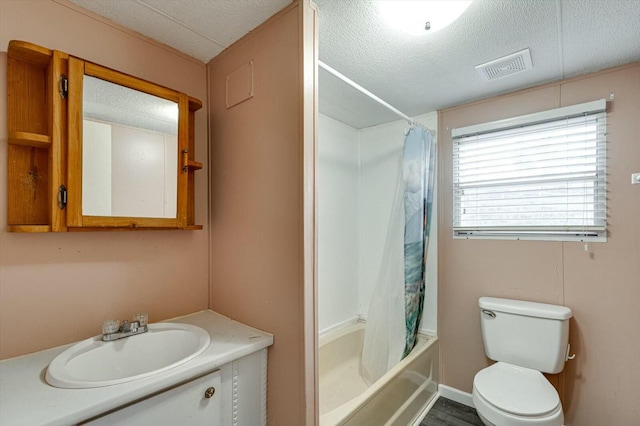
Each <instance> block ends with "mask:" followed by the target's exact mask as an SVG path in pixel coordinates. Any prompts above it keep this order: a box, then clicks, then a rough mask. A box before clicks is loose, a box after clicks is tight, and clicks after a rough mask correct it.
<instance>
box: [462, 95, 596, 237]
mask: <svg viewBox="0 0 640 426" xmlns="http://www.w3.org/2000/svg"><path fill="white" fill-rule="evenodd" d="M605 109H606V101H605V100H604V99H602V100H599V101H595V102H589V103H586V104H580V105H574V106H570V107H565V108H559V109H555V110H550V111H545V112H542V113H537V114H530V115H526V116H521V117H515V118H511V119H507V120H501V121H495V122H491V123H485V124H480V125H475V126H469V127H464V128H460V129H454V130H453V132H452V136H453V232H454V237H461V238H473V237H487V238H512V239H545V240H564V241H581V240H583V241H606V180H605V177H606V169H605V166H606V151H605V144H606V140H605V136H606V112H605Z"/></svg>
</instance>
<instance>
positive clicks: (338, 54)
mask: <svg viewBox="0 0 640 426" xmlns="http://www.w3.org/2000/svg"><path fill="white" fill-rule="evenodd" d="M71 1H73V2H74V3H76V4H78V5H80V6H82V7H85V8H87V9H90V10H92V11H94V12H96V13H98V14H100V15H102V16H105V17H107V18H109V19H112V20H113V21H116V22H118V23H120V24H122V25H124V26H126V27H128V28H131V29H133V30H135V31H138V32H140V33H142V34H145V35H146V36H148V37H151V38H153V39H156V40H158V41H160V42H162V43H165V44H167V45H169V46H172V47H174V48H176V49H178V50H180V51H182V52H184V53H186V54H188V55H191V56H193V57H195V58H198V59H200V60H202V61H204V62H207V61H208V60H209V59H211V58H212V57H214V56H216V55H217V54H218V53H219V52H221V51H222V50H223V49H224V48H225V47H226V46H228V45H229V44H231V43H232V42H233V41H235V40H237V39H239V38H241V37H242V36H243V35H245V34H246V33H247V32H249V31H250V30H252V29H253V28H255V27H256V26H257V25H259V24H260V23H262V22H264V21H265V20H266V19H267V18H268V17H269V16H271V15H273V14H274V13H276V12H277V11H278V10H280V9H282V8H283V7H284V6H286V5H287V4H288V3H289V0H179V1H178V0H71ZM381 1H393V0H381ZM416 1H418V0H416ZM450 1H456V0H450ZM315 2H316V4H317V5H318V7H319V9H320V60H321V61H323V62H325V63H326V64H327V65H329V66H331V67H332V68H334V69H336V70H337V71H339V72H341V73H342V74H344V75H346V76H347V77H348V78H350V79H352V80H354V81H355V82H356V83H358V84H359V85H361V86H363V87H364V88H366V89H368V90H369V91H371V92H373V93H375V94H376V95H377V96H379V97H380V98H382V99H384V100H385V101H387V102H388V103H390V104H391V105H393V106H395V107H396V108H398V109H400V110H401V111H403V112H404V113H406V114H408V115H411V116H415V115H419V114H422V113H426V112H430V111H434V110H436V109H440V108H444V107H448V106H452V105H456V104H461V103H464V102H468V101H471V100H476V99H481V98H486V97H490V96H494V95H496V94H500V93H505V92H510V91H513V90H517V89H522V88H525V87H530V86H534V85H537V84H541V83H544V82H548V81H554V80H559V79H562V78H566V77H571V76H575V75H579V74H584V73H588V72H592V71H597V70H599V69H603V68H606V67H610V66H614V65H619V64H624V63H628V62H632V61H638V60H640V30H639V29H638V28H640V0H474V1H473V3H472V4H471V6H470V7H469V8H468V9H467V11H466V12H465V13H464V14H463V15H462V16H461V17H460V18H459V19H458V20H457V21H455V22H454V23H453V24H451V25H450V26H449V27H447V28H444V29H442V30H440V31H438V32H436V33H432V34H429V33H425V34H422V35H419V36H409V35H406V34H403V33H399V32H398V31H396V30H393V29H391V28H389V27H388V26H387V25H386V24H385V23H384V21H383V19H382V17H381V16H380V15H379V13H378V8H377V3H378V2H377V1H373V0H315ZM525 48H529V49H530V51H531V58H532V61H533V69H532V70H530V71H526V72H522V73H518V74H514V75H511V76H507V77H504V78H502V79H498V80H494V81H484V80H483V79H482V77H481V76H480V74H479V73H477V72H476V70H475V66H476V65H478V64H482V63H485V62H487V61H491V60H493V59H497V58H499V57H502V56H505V55H508V54H510V53H514V52H518V51H520V50H523V49H525ZM319 81H320V112H322V113H323V114H326V115H328V116H331V117H333V118H335V119H337V120H340V121H342V122H344V123H346V124H349V125H351V126H354V127H356V128H362V127H368V126H371V125H375V124H380V123H384V122H388V121H392V120H396V119H397V118H398V117H397V116H395V115H394V114H393V113H390V112H388V111H387V110H385V109H384V108H383V107H381V106H380V105H378V104H377V103H375V102H374V101H371V100H369V99H368V98H367V97H366V96H364V95H361V94H359V93H357V92H356V91H355V90H354V89H351V88H350V87H349V86H348V85H346V84H345V83H343V82H341V81H339V80H338V79H336V77H334V76H331V75H330V74H329V73H327V72H326V71H323V70H320V73H319Z"/></svg>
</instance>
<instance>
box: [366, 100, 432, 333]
mask: <svg viewBox="0 0 640 426" xmlns="http://www.w3.org/2000/svg"><path fill="white" fill-rule="evenodd" d="M416 121H418V122H420V123H422V124H424V125H425V126H426V127H428V128H429V129H431V130H434V131H437V113H436V112H432V113H429V114H424V115H421V116H418V117H416ZM407 128H408V124H407V122H406V121H404V120H399V121H394V122H391V123H386V124H382V125H379V126H375V127H369V128H366V129H361V130H360V131H359V145H360V191H359V204H360V206H359V213H358V219H359V221H358V222H359V234H360V237H359V247H360V269H359V273H358V276H359V289H358V293H359V299H358V300H359V306H358V313H359V314H360V316H362V317H366V316H367V311H368V309H369V302H370V300H371V294H372V292H373V289H374V287H375V285H376V279H377V276H378V271H379V268H380V264H381V262H382V261H383V259H382V251H383V248H384V244H385V239H386V233H387V227H388V223H389V218H390V215H391V204H392V202H393V195H394V190H395V185H396V179H397V177H398V172H399V162H398V161H399V159H400V156H401V155H402V147H403V144H404V131H405V130H406V129H407ZM436 199H437V198H436V196H435V195H434V199H433V209H432V213H433V217H432V218H431V234H430V236H429V247H428V256H427V266H426V269H427V275H426V294H425V308H424V314H423V318H422V324H421V327H420V328H421V330H422V331H423V332H426V333H429V334H435V333H436V330H437V298H438V288H437V277H438V271H437V264H438V263H437V244H436V243H437V231H438V230H437V228H438V227H437V224H438V218H437V212H438V208H437V205H436Z"/></svg>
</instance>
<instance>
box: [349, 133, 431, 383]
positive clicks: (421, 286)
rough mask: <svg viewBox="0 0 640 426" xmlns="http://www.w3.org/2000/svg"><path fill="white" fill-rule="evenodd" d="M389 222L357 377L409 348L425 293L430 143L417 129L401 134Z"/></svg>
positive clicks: (374, 376)
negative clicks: (400, 152)
mask: <svg viewBox="0 0 640 426" xmlns="http://www.w3.org/2000/svg"><path fill="white" fill-rule="evenodd" d="M399 160H400V161H399V166H398V176H397V183H396V190H395V195H394V201H393V205H392V211H391V218H390V220H389V227H388V229H387V237H386V241H385V247H384V251H383V259H382V263H381V265H380V271H379V273H378V280H377V282H376V286H375V290H374V292H373V295H372V297H371V303H370V305H369V311H368V314H367V326H366V329H365V338H364V345H363V350H362V377H363V378H364V379H365V381H366V382H367V383H369V384H371V383H373V382H375V381H376V380H378V379H379V378H380V377H382V376H383V375H384V374H385V373H386V372H387V371H389V369H391V368H392V367H393V366H394V365H396V364H397V363H398V362H399V361H400V360H401V359H402V358H404V357H405V356H406V355H407V354H409V352H411V349H413V347H414V346H415V342H416V336H417V333H418V328H419V326H420V320H421V318H422V309H423V305H424V292H425V280H424V277H425V259H426V255H427V245H428V240H429V230H430V219H431V206H432V202H433V181H434V176H435V139H434V138H433V135H432V134H431V132H430V131H429V130H427V129H425V128H423V127H417V126H416V127H412V128H411V129H410V130H409V131H408V132H407V134H406V136H405V142H404V148H403V151H402V158H401V159H399Z"/></svg>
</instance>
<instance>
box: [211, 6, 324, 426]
mask: <svg viewBox="0 0 640 426" xmlns="http://www.w3.org/2000/svg"><path fill="white" fill-rule="evenodd" d="M314 16H315V12H314V11H313V10H312V9H311V8H310V6H309V5H308V4H307V2H302V3H301V4H298V3H294V4H293V5H292V6H290V7H288V8H286V9H285V10H284V11H282V12H281V13H279V14H277V15H276V16H275V17H274V18H272V19H271V20H269V21H268V22H267V23H265V24H264V25H262V26H261V27H259V28H258V29H257V30H255V31H253V32H252V33H251V34H250V35H249V36H247V37H245V38H243V39H242V40H240V41H239V42H237V43H236V44H235V45H233V46H232V47H231V48H229V49H228V50H227V51H225V52H223V53H222V54H221V55H219V56H218V57H216V58H214V59H213V60H212V61H211V62H210V63H209V73H210V75H209V88H210V89H209V90H210V117H211V130H210V132H211V148H210V149H211V163H210V164H211V199H212V203H211V204H212V206H211V299H210V307H211V308H212V309H213V310H215V311H217V312H220V313H222V314H224V315H227V316H229V317H231V318H234V319H237V320H239V321H242V322H244V323H246V324H249V325H252V326H254V327H257V328H260V329H263V330H265V331H268V332H271V333H273V334H274V335H275V343H274V345H273V346H272V347H271V348H269V372H268V395H269V397H268V408H267V413H268V423H269V424H271V425H278V426H287V425H290V426H299V425H303V424H311V422H312V421H313V412H314V411H313V410H314V404H313V400H314V391H313V389H314V388H315V383H314V382H315V380H314V378H313V377H314V374H315V373H314V370H315V367H314V363H315V350H314V348H313V345H314V344H313V340H314V337H313V336H314V335H315V324H313V322H315V320H314V317H315V313H314V310H313V282H312V281H313V256H312V255H313V223H312V219H313V173H314V156H315V153H314V152H313V150H314V146H313V132H314V131H315V130H314V129H315V124H314V123H313V114H314V100H313V97H312V92H313V86H314V85H315V79H314V77H313V75H314V72H313V69H312V70H311V72H308V71H309V70H308V69H307V70H306V71H305V74H304V78H303V68H302V67H303V57H304V58H305V59H309V56H308V54H313V52H312V51H313V50H314V46H313V44H314V43H313V34H307V35H308V36H310V37H311V38H308V37H306V36H304V33H305V32H308V31H313V27H314V25H315V24H314V22H315V18H314ZM303 21H304V22H305V24H304V25H303ZM310 40H311V42H310ZM311 59H312V58H311ZM250 60H253V62H254V71H255V73H254V93H255V96H254V97H253V98H252V99H249V100H247V101H245V102H243V103H241V104H238V105H236V106H234V107H232V108H230V109H227V108H226V106H225V81H226V76H227V75H228V74H229V73H231V72H232V71H234V70H236V69H238V68H239V67H241V66H242V65H244V64H246V63H248V62H249V61H250ZM305 65H306V66H308V65H309V63H308V61H307V62H306V63H305ZM311 65H312V66H313V62H311ZM303 106H304V108H303ZM309 114H310V115H311V117H308V115H309ZM305 115H306V117H305ZM306 118H310V119H311V121H309V122H306V121H305V120H306ZM309 249H311V251H310V250H309ZM310 255H311V257H309V256H310ZM305 330H308V331H310V333H309V334H305ZM305 355H306V357H305ZM305 399H307V402H306V403H305ZM305 404H306V405H305ZM305 407H306V409H305Z"/></svg>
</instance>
